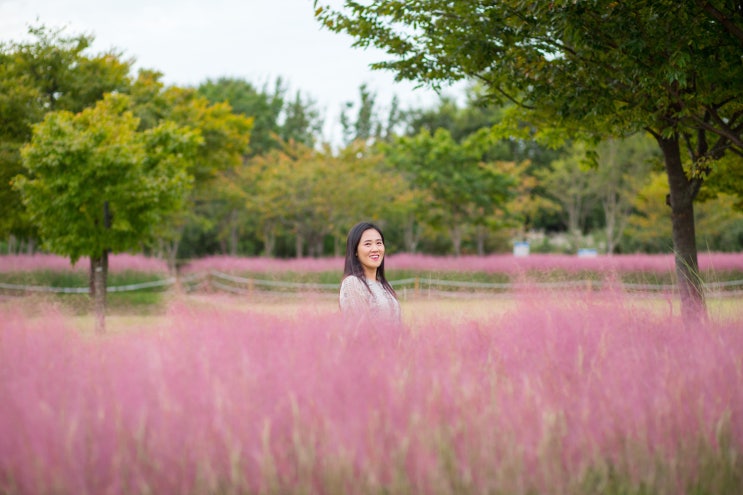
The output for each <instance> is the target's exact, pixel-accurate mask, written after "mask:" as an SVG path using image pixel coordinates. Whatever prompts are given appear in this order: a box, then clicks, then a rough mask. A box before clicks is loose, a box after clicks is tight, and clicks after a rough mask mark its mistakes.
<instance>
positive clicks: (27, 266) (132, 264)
mask: <svg viewBox="0 0 743 495" xmlns="http://www.w3.org/2000/svg"><path fill="white" fill-rule="evenodd" d="M108 263H109V270H110V271H112V272H116V271H132V272H150V273H160V274H164V273H168V266H167V263H166V262H165V261H163V260H159V259H157V258H151V257H147V256H142V255H134V254H112V255H110V256H109V260H108ZM89 270H90V262H89V260H88V259H87V258H82V259H80V260H78V262H77V263H75V264H74V265H73V264H71V263H70V260H69V259H68V258H65V257H63V256H57V255H53V254H34V255H25V254H17V255H2V256H0V273H17V272H30V271H52V272H69V271H75V272H82V273H87V272H88V271H89Z"/></svg>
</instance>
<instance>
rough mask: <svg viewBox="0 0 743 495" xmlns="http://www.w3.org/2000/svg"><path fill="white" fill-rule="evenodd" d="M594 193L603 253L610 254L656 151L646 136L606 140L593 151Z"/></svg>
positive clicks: (613, 249)
mask: <svg viewBox="0 0 743 495" xmlns="http://www.w3.org/2000/svg"><path fill="white" fill-rule="evenodd" d="M597 153H598V158H597V162H598V165H597V167H596V169H595V172H596V174H597V181H596V192H597V194H598V198H599V201H600V202H601V206H602V209H603V211H604V231H605V232H606V252H607V254H613V253H614V251H615V249H616V247H617V245H618V244H619V242H620V240H621V237H622V233H623V232H624V229H625V227H626V226H627V221H628V219H629V216H630V214H631V213H632V209H633V206H632V202H633V200H634V198H635V197H636V196H637V192H638V190H639V189H640V188H641V187H642V186H643V184H645V183H646V182H647V181H648V180H649V176H650V170H651V168H652V166H653V164H654V163H653V162H654V159H657V158H658V157H657V155H658V148H657V146H654V144H653V143H652V138H650V137H649V136H647V135H641V134H636V135H634V136H632V137H630V138H627V139H622V140H619V139H608V140H605V141H602V142H601V143H600V144H599V146H598V148H597Z"/></svg>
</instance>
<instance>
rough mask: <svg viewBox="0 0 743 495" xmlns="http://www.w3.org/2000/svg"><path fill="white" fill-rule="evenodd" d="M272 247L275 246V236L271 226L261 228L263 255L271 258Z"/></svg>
mask: <svg viewBox="0 0 743 495" xmlns="http://www.w3.org/2000/svg"><path fill="white" fill-rule="evenodd" d="M274 246H276V234H275V233H274V229H273V227H272V226H266V227H264V228H263V255H264V256H266V257H271V256H273V250H274Z"/></svg>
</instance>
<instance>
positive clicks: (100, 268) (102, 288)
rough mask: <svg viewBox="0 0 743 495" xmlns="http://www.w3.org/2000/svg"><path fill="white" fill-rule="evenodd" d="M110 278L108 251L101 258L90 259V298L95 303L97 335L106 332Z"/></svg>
mask: <svg viewBox="0 0 743 495" xmlns="http://www.w3.org/2000/svg"><path fill="white" fill-rule="evenodd" d="M107 276H108V251H103V254H102V255H101V256H100V257H91V258H90V281H91V289H90V296H91V298H92V302H93V313H94V317H95V331H96V333H104V332H105V331H106V279H107Z"/></svg>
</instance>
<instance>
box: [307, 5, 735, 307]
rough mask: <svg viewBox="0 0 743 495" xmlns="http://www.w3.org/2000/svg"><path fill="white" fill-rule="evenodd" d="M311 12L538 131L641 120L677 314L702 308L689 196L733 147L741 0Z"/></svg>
mask: <svg viewBox="0 0 743 495" xmlns="http://www.w3.org/2000/svg"><path fill="white" fill-rule="evenodd" d="M318 4H319V1H318V0H315V6H316V7H317V6H318ZM316 15H317V17H318V18H319V20H320V21H321V22H322V23H323V24H324V25H325V26H326V27H328V28H329V29H331V30H333V31H336V32H345V33H348V34H350V35H352V36H354V37H355V38H356V41H355V45H356V46H358V47H362V48H363V47H367V46H371V45H373V46H376V47H378V48H382V49H384V50H386V51H387V53H388V54H389V55H391V56H392V59H391V60H388V61H384V62H380V63H377V64H374V65H373V67H374V68H378V69H390V70H393V71H395V72H396V73H397V77H398V78H400V79H410V80H415V81H419V82H423V83H428V84H432V85H434V86H436V85H440V84H441V83H443V82H448V81H453V80H459V79H463V78H473V79H476V80H478V81H480V82H481V83H482V85H483V86H484V88H485V89H486V91H487V96H489V97H490V98H492V99H493V100H495V101H511V102H515V103H517V104H518V106H517V107H514V108H519V109H520V112H519V118H520V119H524V120H526V121H528V122H531V123H535V124H540V123H541V124H543V125H544V127H543V128H542V129H541V131H540V133H541V134H542V136H543V137H545V138H549V137H550V135H551V136H552V137H563V136H565V135H573V136H575V135H584V136H593V137H594V138H597V139H600V138H603V137H606V136H610V135H612V136H623V135H626V134H628V133H634V132H638V131H641V130H644V131H646V132H649V133H650V134H651V135H652V136H653V137H654V138H655V140H656V141H657V144H658V146H659V148H660V150H661V151H662V153H663V158H664V167H665V173H666V177H667V180H668V189H669V194H668V204H669V206H670V208H671V224H672V238H673V249H674V253H675V257H676V272H677V281H678V284H679V288H680V293H681V300H682V303H683V304H682V307H683V312H684V316H685V317H692V318H693V317H696V316H699V315H705V314H706V311H705V305H704V297H703V291H702V283H701V280H700V278H699V276H698V261H697V245H696V238H695V226H694V206H693V202H694V199H695V198H696V196H697V194H698V193H699V190H700V188H701V187H702V184H703V183H704V180H705V178H706V177H707V176H708V174H709V173H710V171H711V170H712V168H713V163H714V162H715V161H717V160H719V159H720V158H722V157H723V156H724V155H726V154H729V153H733V154H737V155H743V111H741V107H742V106H743V85H741V84H740V81H742V80H743V65H741V63H740V53H741V51H743V34H741V33H743V10H742V9H741V6H740V2H732V1H727V0H717V1H701V0H684V1H681V2H677V1H670V0H660V1H654V2H647V1H645V0H629V1H623V2H616V1H613V0H597V1H594V2H585V1H575V0H556V1H550V2H522V1H521V0H505V1H502V2H491V1H489V0H467V1H464V0H459V1H449V0H425V1H419V2H413V3H411V2H407V1H402V0H390V1H386V2H372V3H369V4H362V3H358V2H346V3H345V7H344V8H343V9H342V10H341V11H334V10H332V9H329V8H326V7H322V6H321V7H319V8H317V10H316ZM683 153H686V157H684V155H683Z"/></svg>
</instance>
